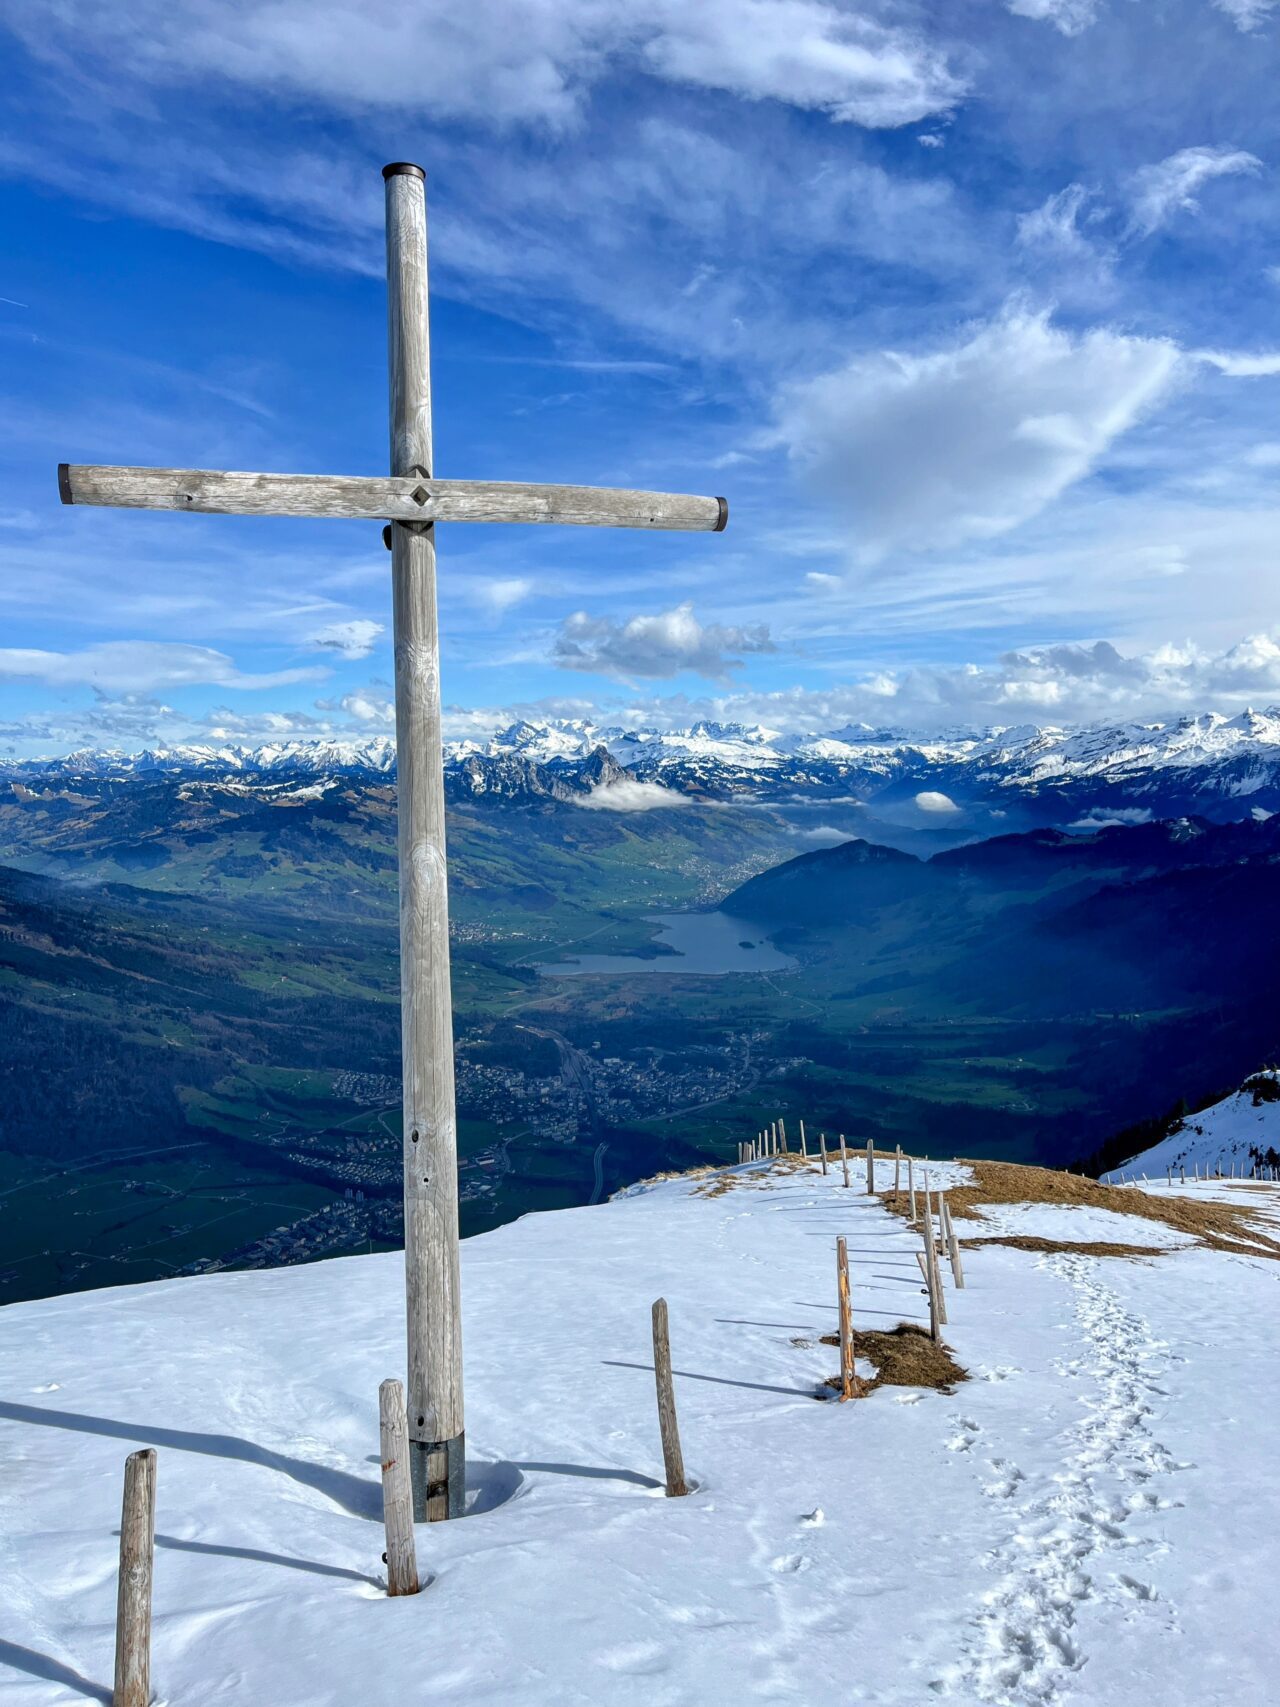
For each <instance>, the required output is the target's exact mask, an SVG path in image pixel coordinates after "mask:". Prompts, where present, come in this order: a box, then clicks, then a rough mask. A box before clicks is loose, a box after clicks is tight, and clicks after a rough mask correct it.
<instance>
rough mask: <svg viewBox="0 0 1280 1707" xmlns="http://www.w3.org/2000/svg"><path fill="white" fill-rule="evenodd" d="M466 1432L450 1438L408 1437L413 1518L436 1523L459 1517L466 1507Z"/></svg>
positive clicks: (418, 1520)
mask: <svg viewBox="0 0 1280 1707" xmlns="http://www.w3.org/2000/svg"><path fill="white" fill-rule="evenodd" d="M466 1439H467V1437H466V1433H465V1432H464V1433H462V1434H455V1435H454V1437H453V1439H452V1440H411V1441H410V1442H409V1482H410V1485H411V1487H412V1489H413V1521H414V1522H415V1523H440V1522H442V1521H443V1520H444V1519H445V1518H450V1517H461V1516H463V1514H464V1512H465V1509H466V1496H467V1452H466Z"/></svg>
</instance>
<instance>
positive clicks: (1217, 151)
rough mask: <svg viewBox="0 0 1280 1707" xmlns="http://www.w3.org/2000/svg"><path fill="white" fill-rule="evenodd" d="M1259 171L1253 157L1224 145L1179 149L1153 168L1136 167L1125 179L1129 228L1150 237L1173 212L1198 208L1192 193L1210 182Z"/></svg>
mask: <svg viewBox="0 0 1280 1707" xmlns="http://www.w3.org/2000/svg"><path fill="white" fill-rule="evenodd" d="M1261 170H1262V162H1261V160H1259V159H1258V157H1257V155H1256V154H1250V153H1249V152H1248V151H1247V150H1246V149H1243V148H1230V147H1226V146H1224V145H1216V146H1204V147H1198V148H1180V149H1179V150H1178V152H1177V153H1176V154H1170V155H1169V156H1168V157H1167V158H1166V159H1164V160H1158V161H1156V162H1155V163H1154V164H1153V165H1150V166H1140V167H1139V168H1138V170H1137V171H1136V172H1134V173H1133V175H1132V177H1131V178H1130V180H1129V195H1130V202H1131V207H1132V229H1133V230H1134V231H1137V232H1139V233H1141V234H1142V235H1143V236H1150V235H1151V233H1152V232H1154V231H1158V230H1159V229H1160V227H1161V226H1162V225H1166V224H1167V223H1168V222H1169V220H1170V219H1171V218H1172V217H1173V215H1174V214H1175V213H1195V212H1196V211H1197V210H1198V208H1199V205H1200V204H1199V202H1198V201H1197V200H1196V192H1197V191H1198V190H1199V189H1200V188H1201V186H1202V185H1204V184H1207V183H1209V182H1210V180H1212V179H1214V178H1229V177H1238V176H1240V175H1241V174H1246V175H1252V174H1254V173H1257V172H1260V171H1261Z"/></svg>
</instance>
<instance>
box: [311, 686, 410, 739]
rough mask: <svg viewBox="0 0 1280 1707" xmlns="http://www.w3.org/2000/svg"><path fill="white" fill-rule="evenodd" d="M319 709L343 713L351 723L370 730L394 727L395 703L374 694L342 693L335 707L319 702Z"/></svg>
mask: <svg viewBox="0 0 1280 1707" xmlns="http://www.w3.org/2000/svg"><path fill="white" fill-rule="evenodd" d="M320 709H321V710H322V711H342V712H345V713H346V715H347V716H348V717H349V718H351V719H352V721H353V722H355V723H358V724H361V725H363V726H365V727H367V728H371V729H377V730H386V729H394V728H395V726H396V705H395V701H394V700H393V699H391V698H389V697H388V696H386V695H383V694H379V693H375V692H369V691H364V692H360V691H357V692H356V693H344V694H343V696H342V698H341V699H340V700H339V701H338V702H337V704H336V705H334V704H332V703H331V702H329V701H321V702H320Z"/></svg>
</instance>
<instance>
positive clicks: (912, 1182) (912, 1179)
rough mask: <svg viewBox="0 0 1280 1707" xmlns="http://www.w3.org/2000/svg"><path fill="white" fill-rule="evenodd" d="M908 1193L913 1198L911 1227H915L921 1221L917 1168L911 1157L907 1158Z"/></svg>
mask: <svg viewBox="0 0 1280 1707" xmlns="http://www.w3.org/2000/svg"><path fill="white" fill-rule="evenodd" d="M907 1191H908V1193H909V1195H910V1198H911V1225H912V1226H913V1227H914V1226H915V1224H916V1222H917V1221H918V1220H919V1219H920V1217H919V1215H918V1214H917V1213H916V1174H915V1166H914V1163H913V1161H912V1158H911V1157H910V1156H908V1157H907Z"/></svg>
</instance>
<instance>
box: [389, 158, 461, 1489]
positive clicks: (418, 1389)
mask: <svg viewBox="0 0 1280 1707" xmlns="http://www.w3.org/2000/svg"><path fill="white" fill-rule="evenodd" d="M386 193H387V357H388V378H389V390H390V401H391V467H392V472H393V473H394V474H397V475H405V476H407V475H410V474H414V473H415V472H418V471H420V472H421V474H422V475H423V476H424V477H425V476H427V475H428V474H429V472H430V468H431V452H432V446H431V379H430V342H429V333H428V326H427V230H426V202H425V198H424V195H423V185H422V180H421V179H420V178H416V177H409V176H406V175H397V176H395V177H392V178H389V179H388V180H387V190H386ZM391 591H392V613H393V614H392V624H393V638H394V645H395V693H396V755H397V767H396V769H397V783H398V796H399V825H398V847H399V859H400V1000H401V1060H402V1067H403V1077H404V1089H403V1096H404V1254H405V1280H406V1295H407V1296H406V1305H407V1328H408V1343H409V1382H408V1391H407V1395H406V1396H407V1400H408V1428H409V1438H410V1440H411V1441H412V1442H414V1443H415V1446H416V1447H417V1448H418V1449H419V1450H422V1449H423V1448H425V1447H426V1446H427V1445H438V1444H439V1443H442V1442H449V1441H452V1440H454V1439H456V1438H457V1437H459V1436H461V1435H462V1433H463V1405H462V1309H461V1294H460V1282H459V1263H458V1158H457V1116H456V1108H455V1097H454V1083H453V1011H452V998H451V992H450V982H449V902H448V889H447V882H446V867H445V818H444V755H443V738H442V732H441V725H440V640H439V633H438V628H437V618H436V550H435V536H434V534H433V532H432V530H431V529H430V528H427V529H425V530H423V531H422V532H414V531H410V529H408V528H406V527H400V526H397V527H394V528H393V529H392V537H391ZM444 1457H445V1454H444V1453H443V1452H432V1453H431V1454H429V1458H430V1460H432V1461H434V1462H432V1463H431V1464H430V1466H429V1471H428V1475H427V1476H426V1477H423V1478H421V1479H420V1482H418V1481H415V1505H419V1506H422V1507H423V1509H420V1510H415V1513H414V1515H415V1516H416V1517H418V1518H419V1519H420V1520H421V1519H424V1518H426V1519H429V1520H433V1521H434V1520H437V1519H439V1518H442V1517H447V1516H449V1515H452V1514H451V1513H450V1511H449V1499H448V1494H447V1492H445V1491H444V1490H445V1487H446V1483H447V1481H448V1477H447V1474H445V1473H443V1472H444V1471H445V1470H446V1468H447V1467H446V1466H444V1465H442V1464H441V1463H440V1462H439V1461H440V1460H441V1459H443V1458H444ZM419 1487H420V1488H421V1492H419Z"/></svg>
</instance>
